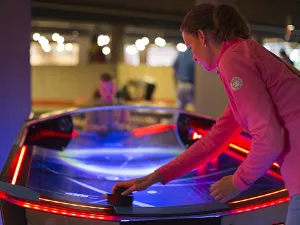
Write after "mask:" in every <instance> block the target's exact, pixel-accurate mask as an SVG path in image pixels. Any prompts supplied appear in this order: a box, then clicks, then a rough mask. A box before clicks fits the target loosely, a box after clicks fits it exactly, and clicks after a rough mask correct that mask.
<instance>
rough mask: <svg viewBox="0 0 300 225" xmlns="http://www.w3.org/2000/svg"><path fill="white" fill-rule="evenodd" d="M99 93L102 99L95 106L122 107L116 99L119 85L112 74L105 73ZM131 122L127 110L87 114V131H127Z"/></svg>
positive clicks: (100, 81) (100, 111)
mask: <svg viewBox="0 0 300 225" xmlns="http://www.w3.org/2000/svg"><path fill="white" fill-rule="evenodd" d="M98 92H99V95H100V96H101V98H99V99H96V100H95V102H94V106H96V107H97V106H114V105H122V102H121V101H120V100H118V99H116V94H117V84H116V81H115V79H114V77H113V76H112V75H111V74H108V73H104V74H102V75H101V76H100V80H99V84H98ZM129 122H130V116H129V112H128V111H127V110H124V109H117V110H107V109H104V110H95V111H92V112H89V113H87V116H86V125H85V130H86V131H88V132H100V133H106V132H109V131H127V130H129Z"/></svg>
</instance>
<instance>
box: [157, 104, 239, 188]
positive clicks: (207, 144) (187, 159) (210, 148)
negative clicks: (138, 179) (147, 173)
mask: <svg viewBox="0 0 300 225" xmlns="http://www.w3.org/2000/svg"><path fill="white" fill-rule="evenodd" d="M241 131H242V128H241V127H240V126H239V125H238V123H237V122H236V120H235V118H234V116H233V114H232V111H231V107H230V105H227V106H226V108H225V111H224V113H223V115H222V116H221V117H220V118H219V119H218V120H217V122H216V124H215V125H214V126H213V127H212V129H211V130H210V131H209V132H208V133H207V134H206V135H204V136H203V137H202V138H201V139H200V140H198V141H197V142H196V143H194V144H193V145H192V146H191V147H189V148H188V149H187V150H186V151H184V152H183V153H182V154H181V155H179V156H178V157H176V158H175V159H174V160H172V161H170V162H169V163H167V164H166V165H164V166H162V167H160V168H159V169H157V170H156V172H157V173H159V174H160V176H161V177H162V178H163V182H162V183H163V184H166V183H168V182H170V181H171V180H174V179H176V178H178V177H180V176H182V175H184V174H186V173H188V172H189V171H191V170H193V169H195V168H197V167H198V166H199V165H200V164H204V163H206V162H208V161H209V160H211V159H212V158H214V157H216V156H218V155H220V154H221V153H222V152H223V150H224V149H226V148H227V147H228V145H229V144H230V141H231V139H232V137H233V136H235V135H236V134H240V132H241Z"/></svg>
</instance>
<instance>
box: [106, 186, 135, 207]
mask: <svg viewBox="0 0 300 225" xmlns="http://www.w3.org/2000/svg"><path fill="white" fill-rule="evenodd" d="M127 189H128V188H124V187H118V188H117V190H116V192H115V193H114V194H107V204H109V205H113V206H120V207H131V206H132V203H133V196H132V195H126V196H124V195H121V194H122V193H123V192H124V191H126V190H127Z"/></svg>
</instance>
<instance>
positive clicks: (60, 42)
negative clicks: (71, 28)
mask: <svg viewBox="0 0 300 225" xmlns="http://www.w3.org/2000/svg"><path fill="white" fill-rule="evenodd" d="M64 41H65V38H64V37H62V36H59V37H58V39H57V43H58V44H62V43H64Z"/></svg>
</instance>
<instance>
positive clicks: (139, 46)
mask: <svg viewBox="0 0 300 225" xmlns="http://www.w3.org/2000/svg"><path fill="white" fill-rule="evenodd" d="M135 45H136V48H137V49H138V50H139V51H143V50H145V48H146V47H145V45H144V42H143V40H142V39H137V40H136V42H135Z"/></svg>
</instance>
